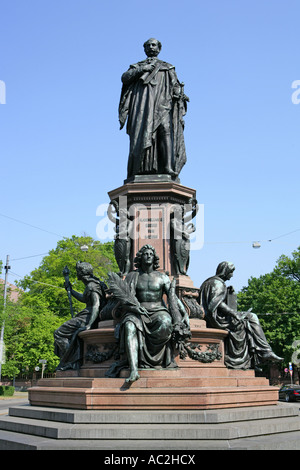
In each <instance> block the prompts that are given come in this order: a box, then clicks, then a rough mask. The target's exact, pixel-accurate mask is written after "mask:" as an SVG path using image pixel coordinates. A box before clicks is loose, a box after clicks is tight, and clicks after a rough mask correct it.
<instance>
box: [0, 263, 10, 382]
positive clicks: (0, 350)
mask: <svg viewBox="0 0 300 470" xmlns="http://www.w3.org/2000/svg"><path fill="white" fill-rule="evenodd" d="M4 269H5V281H4V296H3V297H4V305H3V313H5V308H6V297H7V278H8V270H9V269H10V266H9V255H7V256H6V265H5V266H4ZM4 327H5V318H3V322H2V328H1V334H0V381H1V374H2V363H3V351H4Z"/></svg>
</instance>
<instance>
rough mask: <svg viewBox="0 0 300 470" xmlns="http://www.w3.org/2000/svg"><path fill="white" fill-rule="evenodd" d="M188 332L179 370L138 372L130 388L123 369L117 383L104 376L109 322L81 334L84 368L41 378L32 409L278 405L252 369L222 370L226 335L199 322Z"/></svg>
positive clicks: (109, 354) (111, 342) (274, 392)
mask: <svg viewBox="0 0 300 470" xmlns="http://www.w3.org/2000/svg"><path fill="white" fill-rule="evenodd" d="M191 331H192V340H191V343H190V345H189V349H188V351H187V357H186V359H180V358H179V356H178V355H177V357H176V362H177V364H178V368H173V369H160V370H157V369H155V370H154V369H145V370H140V371H139V373H140V376H141V378H140V379H139V380H137V381H136V382H133V383H132V384H131V385H128V384H127V383H126V382H125V378H126V377H128V375H129V370H126V369H125V370H123V371H122V372H121V376H120V377H119V378H106V377H105V372H106V371H107V370H108V368H109V366H110V365H111V363H112V361H114V360H115V359H114V358H113V350H114V346H115V339H114V327H113V322H110V323H109V322H106V324H105V325H103V327H102V328H99V329H97V330H92V331H86V332H82V333H80V335H81V338H82V339H83V341H84V364H83V367H82V368H81V369H80V370H79V371H66V372H60V373H58V374H57V378H55V379H41V380H40V381H39V382H38V385H37V386H36V387H32V388H31V389H29V401H30V404H31V405H37V406H51V407H60V408H74V409H85V410H155V409H157V410H180V409H181V410H203V409H217V408H236V407H245V406H260V405H273V404H276V403H277V400H278V389H277V388H275V387H270V386H269V383H268V381H267V379H265V378H263V377H259V378H258V377H255V374H254V371H253V370H247V371H243V370H230V369H227V368H226V367H225V365H224V338H225V337H226V335H227V332H226V331H223V330H217V329H210V328H206V327H205V322H204V321H203V320H197V319H192V320H191ZM193 356H194V358H193ZM197 357H198V358H199V359H201V360H197ZM103 359H104V360H103ZM97 361H98V362H97ZM100 361H101V362H100Z"/></svg>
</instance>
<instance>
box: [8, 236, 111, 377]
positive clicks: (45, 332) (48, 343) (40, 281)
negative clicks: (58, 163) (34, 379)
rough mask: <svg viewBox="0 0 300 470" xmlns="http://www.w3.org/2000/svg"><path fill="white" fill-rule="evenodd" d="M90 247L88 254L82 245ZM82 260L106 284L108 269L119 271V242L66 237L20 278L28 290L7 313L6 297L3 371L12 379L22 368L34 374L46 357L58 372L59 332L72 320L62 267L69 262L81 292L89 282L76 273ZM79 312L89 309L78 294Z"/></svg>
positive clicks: (75, 285) (75, 304)
mask: <svg viewBox="0 0 300 470" xmlns="http://www.w3.org/2000/svg"><path fill="white" fill-rule="evenodd" d="M82 246H87V247H88V250H87V251H85V252H83V251H82V249H81V247H82ZM77 261H87V262H89V263H91V265H92V266H93V268H94V274H95V275H96V276H98V277H99V278H100V279H101V280H103V281H104V282H106V281H107V278H108V272H110V271H114V272H117V271H118V266H117V263H116V261H115V258H114V252H113V243H112V242H109V243H101V242H100V241H96V240H93V238H91V237H77V236H72V237H71V238H65V239H63V240H60V241H59V242H58V243H57V246H56V248H55V249H53V250H51V251H50V252H49V254H48V255H47V256H45V257H44V258H43V260H42V262H41V264H40V266H39V267H38V268H36V269H35V270H33V271H32V272H31V274H30V275H28V276H25V277H24V279H22V280H21V281H19V282H18V287H19V288H20V289H22V294H21V296H20V298H19V300H18V301H17V302H15V303H14V302H11V301H10V300H8V301H7V305H6V309H5V312H4V310H3V301H2V303H1V301H0V321H1V324H2V321H3V319H4V318H5V334H4V343H5V350H6V361H5V364H3V365H2V375H3V376H5V375H6V376H9V377H12V376H13V375H17V374H18V373H20V372H22V371H28V372H32V371H33V370H34V368H35V367H36V366H37V365H39V360H40V359H46V360H47V371H49V372H53V371H54V370H55V368H56V366H57V365H58V362H59V359H58V358H57V356H56V355H55V354H54V344H53V333H54V331H55V329H57V328H58V327H59V326H60V325H62V324H63V323H64V322H65V321H67V320H68V319H69V318H70V306H69V301H68V296H67V293H66V291H65V288H64V277H63V274H62V271H63V269H64V267H65V266H66V265H67V266H68V267H69V269H70V281H71V283H72V285H73V288H74V289H75V290H77V291H78V292H83V291H84V288H85V286H84V284H83V283H82V282H81V281H78V279H77V277H76V269H75V266H76V263H77ZM72 301H73V308H74V314H76V312H79V311H80V310H82V309H83V308H84V305H83V304H82V303H81V302H78V301H77V300H76V299H74V297H72Z"/></svg>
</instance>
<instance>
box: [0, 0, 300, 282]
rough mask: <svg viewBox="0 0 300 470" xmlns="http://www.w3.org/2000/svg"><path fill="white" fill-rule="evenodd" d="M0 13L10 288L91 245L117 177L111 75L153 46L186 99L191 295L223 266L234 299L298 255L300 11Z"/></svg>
mask: <svg viewBox="0 0 300 470" xmlns="http://www.w3.org/2000/svg"><path fill="white" fill-rule="evenodd" d="M0 16H1V28H0V80H1V82H2V83H4V84H5V88H6V90H5V91H6V100H5V104H2V103H1V104H0V155H1V203H0V214H1V215H0V259H1V260H2V261H3V262H5V258H6V255H10V259H11V272H12V273H14V274H10V277H9V281H10V282H14V280H15V279H19V276H21V277H22V276H24V275H25V274H28V273H30V271H31V270H32V269H34V268H35V267H37V266H38V265H39V263H40V261H41V259H42V256H35V255H39V254H42V253H47V252H48V251H49V250H50V249H52V248H54V247H55V246H56V243H57V241H58V240H59V239H61V238H62V237H63V236H67V237H69V236H72V235H73V234H75V235H82V234H84V233H86V234H88V235H90V236H92V237H94V238H97V235H96V226H97V223H98V222H99V217H98V216H96V209H97V207H98V205H100V204H104V203H107V202H108V201H109V198H108V195H107V193H108V192H109V191H111V190H112V189H115V188H117V187H119V186H121V185H122V184H123V181H124V179H125V178H126V166H127V156H128V145H129V141H128V136H127V135H126V132H125V129H123V130H122V131H120V130H119V123H118V113H117V110H118V102H119V97H120V90H121V81H120V77H121V75H122V73H123V72H124V71H125V70H127V68H128V66H129V65H130V64H131V63H134V62H137V61H138V60H142V59H143V58H144V51H143V46H142V45H143V43H144V41H145V40H146V39H148V38H149V37H156V38H157V39H159V40H160V41H161V42H162V45H163V48H162V51H161V54H160V58H161V59H162V60H166V61H167V62H170V63H172V64H174V65H175V67H176V72H177V75H178V78H179V80H180V81H183V82H184V83H185V92H186V94H187V95H188V96H189V98H190V103H189V105H188V112H187V115H186V118H185V123H186V128H185V142H186V149H187V158H188V161H187V164H186V166H185V167H184V169H183V170H182V172H181V174H180V180H181V184H183V185H185V186H189V187H191V188H194V189H196V191H197V199H198V202H199V203H200V204H204V246H203V248H202V249H201V250H197V251H192V253H191V263H190V269H189V272H188V274H189V275H190V277H191V279H192V280H193V281H194V284H195V286H199V285H200V284H201V283H202V282H203V281H204V280H205V279H206V278H207V277H209V276H211V275H213V274H214V273H215V269H216V266H217V264H218V263H219V262H220V261H224V260H228V261H232V262H234V263H235V265H236V273H235V276H234V278H233V280H232V283H233V285H234V286H235V288H236V290H239V289H240V288H241V287H243V286H245V285H247V281H248V279H249V278H250V277H251V276H255V277H257V276H260V275H261V274H264V273H267V272H270V271H271V270H272V269H273V267H274V265H275V263H276V260H277V259H278V257H279V256H280V255H281V254H283V253H284V254H287V255H290V254H291V252H292V251H293V250H295V249H296V248H297V246H299V245H300V243H299V236H300V220H299V135H300V104H295V103H293V102H292V94H293V92H295V90H294V89H292V83H293V82H294V81H295V80H300V69H299V63H300V61H299V17H300V2H299V1H298V0H297V1H289V0H286V1H282V0H281V1H277V0H273V1H272V0H251V1H247V0H209V1H208V0H207V1H202V0H186V1H185V2H179V1H177V0H172V1H169V0H159V1H157V0H152V2H141V1H137V0H128V1H126V2H124V1H121V0H110V1H109V2H106V1H102V0H59V1H58V0H51V1H46V0H27V1H26V2H24V1H23V0H9V1H8V0H7V1H5V0H1V1H0ZM1 82H0V84H1ZM299 96H300V95H299ZM0 97H1V94H0ZM2 101H3V100H2ZM5 216H6V217H5ZM8 217H10V218H8ZM12 219H15V220H12ZM18 221H21V222H24V223H20V222H18ZM26 224H28V225H26ZM33 226H34V227H33ZM35 227H37V228H35ZM39 228H41V229H43V230H39ZM50 232H51V233H50ZM291 232H292V233H291ZM286 234H288V235H286ZM282 235H284V236H282ZM270 239H271V240H272V241H271V242H269V241H266V240H270ZM257 240H259V241H261V248H259V249H253V248H252V242H254V241H257ZM27 257H30V258H27ZM20 258H25V259H20ZM17 275H18V276H17ZM2 277H3V274H2Z"/></svg>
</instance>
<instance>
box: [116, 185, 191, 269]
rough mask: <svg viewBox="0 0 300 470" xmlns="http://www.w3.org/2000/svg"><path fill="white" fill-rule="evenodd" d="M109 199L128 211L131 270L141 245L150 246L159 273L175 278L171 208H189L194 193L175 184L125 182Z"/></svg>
mask: <svg viewBox="0 0 300 470" xmlns="http://www.w3.org/2000/svg"><path fill="white" fill-rule="evenodd" d="M108 195H109V197H110V200H111V201H117V203H118V205H119V207H125V208H126V209H127V211H128V216H129V217H130V218H131V219H132V222H133V224H132V226H131V228H130V238H131V250H130V266H131V270H132V269H133V268H134V265H133V260H134V257H135V255H136V253H137V252H138V251H139V249H140V248H141V247H142V246H143V245H145V244H150V245H152V246H153V247H154V248H155V250H156V252H157V254H158V256H159V259H160V267H159V270H161V271H164V272H167V273H169V274H170V275H171V276H174V275H176V274H178V273H177V272H176V267H175V265H174V249H173V246H172V242H173V233H172V227H171V215H172V213H173V212H174V208H176V207H177V208H178V209H179V208H183V207H184V206H185V205H186V206H188V205H189V203H190V201H191V200H192V199H195V198H196V191H195V190H194V189H191V188H188V187H186V186H182V185H181V184H179V183H176V182H174V181H170V180H169V181H161V179H159V178H156V180H154V181H153V180H149V178H148V179H146V180H144V181H135V182H127V183H126V184H124V185H123V186H121V187H119V188H117V189H114V190H113V191H110V192H109V193H108Z"/></svg>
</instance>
